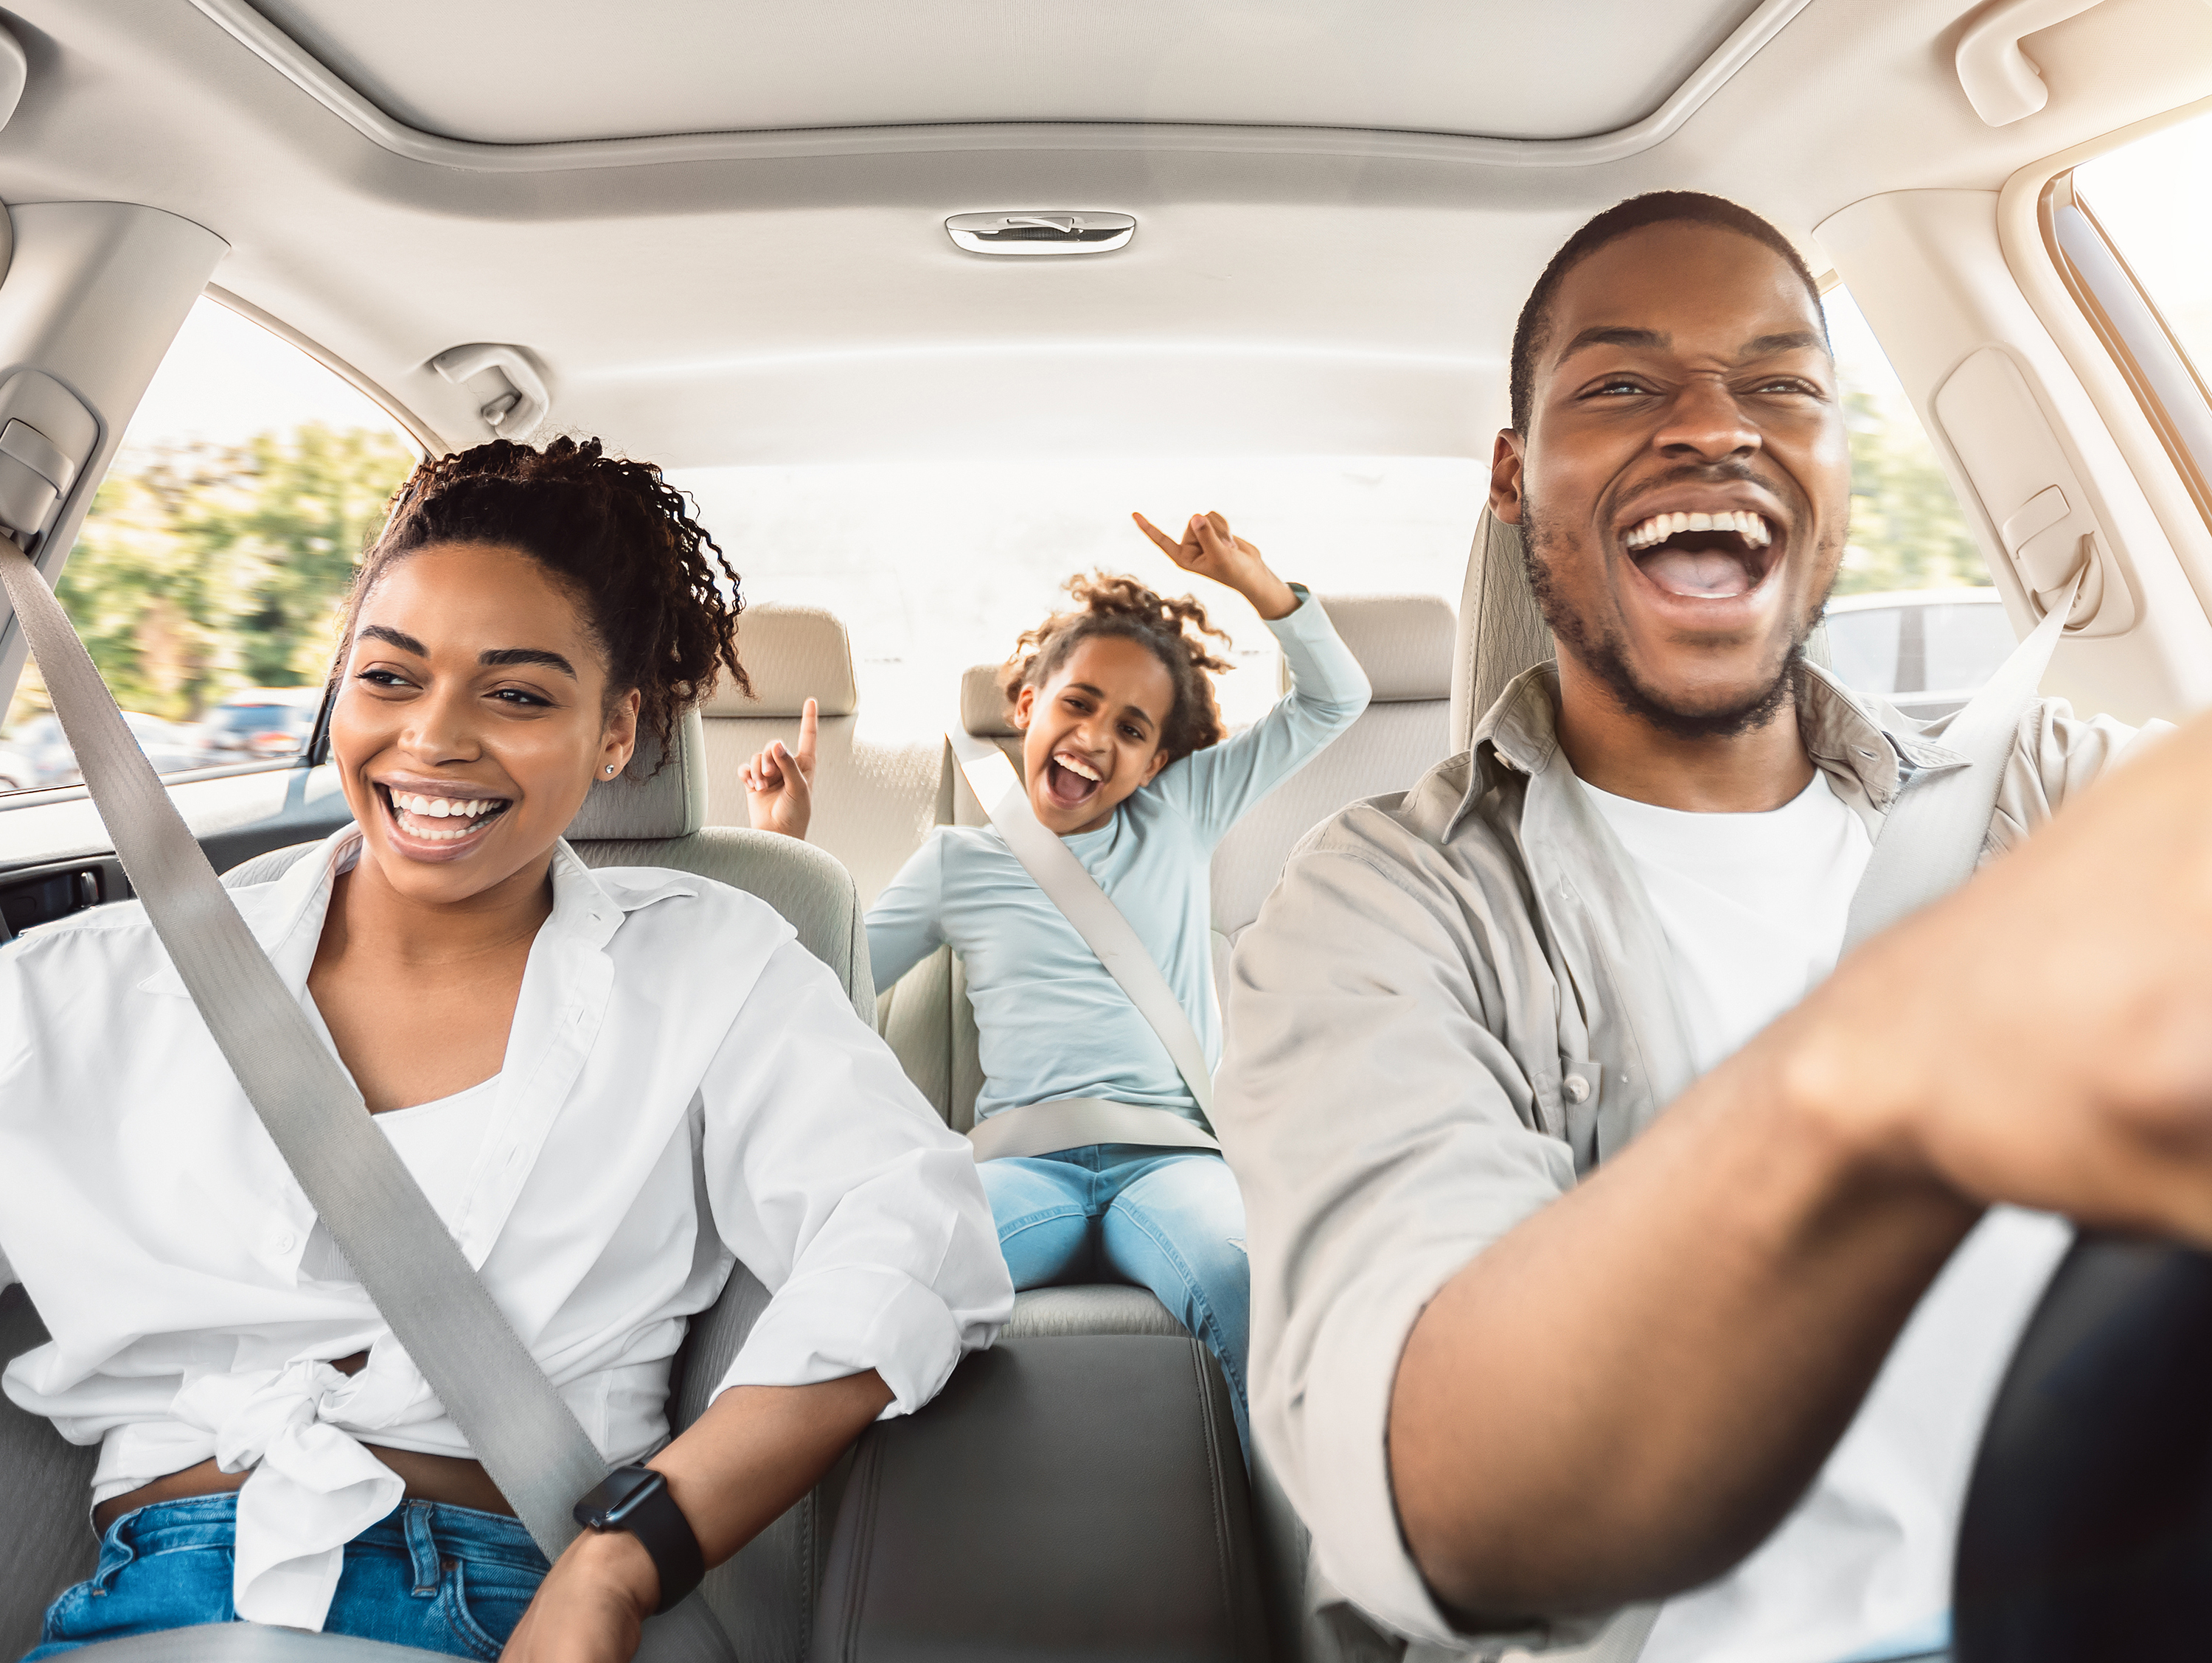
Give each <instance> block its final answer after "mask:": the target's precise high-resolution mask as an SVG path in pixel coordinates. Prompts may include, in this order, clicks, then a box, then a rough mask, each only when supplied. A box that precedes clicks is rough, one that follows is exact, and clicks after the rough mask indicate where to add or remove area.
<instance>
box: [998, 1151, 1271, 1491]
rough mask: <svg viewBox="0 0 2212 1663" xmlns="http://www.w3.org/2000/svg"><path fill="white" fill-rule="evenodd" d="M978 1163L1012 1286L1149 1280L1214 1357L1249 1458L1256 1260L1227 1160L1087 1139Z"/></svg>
mask: <svg viewBox="0 0 2212 1663" xmlns="http://www.w3.org/2000/svg"><path fill="white" fill-rule="evenodd" d="M976 1170H977V1171H978V1172H980V1173H981V1174H982V1178H983V1192H984V1193H985V1194H987V1195H988V1196H989V1197H990V1198H991V1215H992V1217H994V1219H996V1220H997V1222H998V1226H999V1246H1000V1247H1001V1248H1002V1249H1003V1250H1004V1251H1005V1253H1006V1268H1007V1269H1008V1270H1009V1271H1011V1272H1013V1277H1014V1286H1015V1287H1017V1288H1049V1287H1053V1286H1054V1285H1056V1284H1060V1283H1066V1282H1133V1283H1135V1284H1137V1285H1138V1286H1139V1287H1140V1288H1149V1289H1151V1290H1152V1292H1153V1294H1154V1295H1155V1296H1157V1297H1158V1300H1159V1302H1160V1303H1161V1304H1163V1305H1164V1306H1166V1307H1167V1308H1168V1309H1170V1311H1172V1312H1174V1313H1175V1314H1176V1316H1178V1317H1180V1318H1182V1323H1183V1326H1185V1327H1187V1328H1188V1329H1189V1330H1190V1331H1191V1332H1193V1333H1194V1334H1196V1335H1197V1336H1198V1337H1199V1338H1200V1339H1202V1340H1204V1341H1205V1342H1206V1349H1207V1350H1210V1351H1212V1353H1213V1355H1214V1356H1215V1358H1216V1359H1217V1360H1218V1362H1219V1363H1220V1364H1221V1372H1222V1374H1223V1375H1224V1376H1225V1377H1226V1379H1227V1380H1228V1381H1229V1399H1230V1405H1231V1408H1232V1409H1233V1410H1234V1411H1235V1412H1236V1416H1237V1441H1238V1443H1239V1444H1241V1445H1242V1446H1243V1448H1244V1450H1245V1452H1246V1454H1245V1459H1246V1460H1248V1461H1249V1460H1250V1459H1251V1454H1250V1451H1251V1441H1250V1433H1249V1429H1248V1428H1247V1426H1246V1423H1245V1407H1244V1361H1245V1355H1246V1351H1247V1348H1248V1345H1249V1337H1250V1334H1251V1329H1252V1267H1251V1261H1250V1260H1249V1259H1247V1258H1246V1257H1245V1253H1244V1198H1243V1195H1242V1194H1240V1193H1238V1191H1237V1180H1236V1178H1235V1177H1234V1176H1233V1175H1232V1174H1231V1172H1230V1170H1229V1163H1228V1162H1226V1161H1225V1160H1223V1159H1222V1158H1221V1157H1220V1156H1218V1155H1215V1154H1212V1153H1210V1152H1194V1151H1192V1150H1180V1149H1178V1150H1164V1149H1152V1148H1148V1147H1145V1146H1141V1145H1139V1144H1091V1145H1090V1146H1089V1147H1087V1148H1085V1149H1064V1150H1059V1151H1058V1152H1057V1153H1055V1154H1052V1155H1040V1156H1012V1157H1009V1158H1008V1159H1006V1160H1003V1161H986V1162H983V1163H982V1165H981V1166H980V1167H979V1168H976Z"/></svg>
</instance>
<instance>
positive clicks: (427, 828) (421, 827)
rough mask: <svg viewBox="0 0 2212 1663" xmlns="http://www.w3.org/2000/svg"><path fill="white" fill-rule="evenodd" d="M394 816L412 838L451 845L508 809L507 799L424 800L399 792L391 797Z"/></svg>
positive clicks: (436, 798) (415, 793)
mask: <svg viewBox="0 0 2212 1663" xmlns="http://www.w3.org/2000/svg"><path fill="white" fill-rule="evenodd" d="M390 795H391V798H392V809H393V810H394V812H395V813H396V814H397V815H398V816H401V819H400V824H401V826H402V827H403V828H404V829H405V831H406V833H407V835H409V836H410V837H419V838H423V839H425V840H427V841H430V842H433V843H451V842H454V841H458V840H459V839H461V838H464V837H466V836H467V835H469V834H470V833H471V832H473V831H475V830H476V829H477V825H478V822H481V821H482V820H483V817H484V816H487V815H489V814H494V813H496V812H497V811H498V810H501V809H503V808H505V807H506V806H507V799H506V798H503V797H491V798H467V797H424V796H422V795H420V794H419V793H417V792H402V791H395V792H391V793H390ZM440 820H444V821H450V822H459V823H457V824H450V825H443V826H441V825H435V824H425V823H423V822H435V821H440Z"/></svg>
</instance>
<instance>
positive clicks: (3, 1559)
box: [0, 711, 875, 1663]
mask: <svg viewBox="0 0 2212 1663" xmlns="http://www.w3.org/2000/svg"><path fill="white" fill-rule="evenodd" d="M700 730H701V720H700V717H699V714H698V713H696V711H694V712H691V713H687V715H686V716H685V717H684V719H683V721H682V722H681V723H680V724H679V725H678V730H677V735H676V741H677V742H676V744H675V745H674V747H673V755H672V756H671V757H670V759H669V762H668V766H667V767H665V768H657V767H655V766H654V762H655V759H656V758H657V756H658V754H659V753H658V748H657V747H655V746H653V745H652V744H650V743H646V744H641V746H640V748H639V749H640V753H641V754H640V756H638V757H637V758H635V759H634V761H633V762H632V765H631V768H630V769H629V771H627V772H626V773H625V774H623V775H621V776H618V777H617V779H615V780H610V781H606V782H605V783H603V784H600V785H597V786H593V787H592V794H591V796H590V798H588V799H587V800H586V803H585V805H584V807H583V809H582V810H581V811H580V813H579V814H578V815H577V816H576V818H575V820H574V822H571V824H570V826H569V828H568V838H569V842H570V845H571V847H574V849H575V851H576V853H577V854H578V855H579V856H580V858H581V859H583V861H584V862H585V864H586V865H592V866H637V865H647V866H665V867H670V868H672V869H674V870H676V871H689V872H696V873H697V874H699V875H700V876H701V877H710V878H713V879H715V880H716V881H717V882H720V883H727V884H730V885H731V886H732V887H733V888H736V889H744V890H746V891H748V892H749V893H750V894H754V895H758V896H760V897H761V899H763V901H767V902H768V903H769V905H770V906H772V907H775V909H776V910H777V911H778V912H779V913H782V914H783V916H784V917H785V918H786V919H787V920H789V921H790V923H791V925H792V926H793V929H794V930H796V931H797V932H798V934H799V942H800V944H802V945H803V946H805V948H806V949H807V950H808V951H810V952H811V953H812V954H814V956H816V957H817V958H819V959H821V960H822V961H823V962H824V963H826V964H828V965H829V968H830V969H831V970H832V971H834V972H835V973H836V974H837V976H838V978H839V980H841V981H842V982H843V983H844V984H845V987H846V991H847V992H848V994H849V995H850V996H851V998H852V999H853V1004H854V1010H855V1011H856V1012H858V1013H859V1015H860V1017H861V1018H862V1019H863V1020H865V1021H872V1020H873V1017H874V1011H875V994H874V986H873V983H872V980H871V979H870V977H869V974H868V938H867V932H866V929H865V928H864V927H863V926H862V922H861V910H860V896H859V894H858V892H857V891H856V889H854V883H853V880H852V878H851V877H850V876H849V875H848V873H847V872H846V871H845V870H844V868H843V867H842V866H840V865H838V864H837V862H836V860H835V859H832V858H831V857H830V856H829V854H827V853H824V852H823V850H821V849H818V848H816V847H812V846H811V845H810V844H806V843H800V842H797V841H793V839H791V838H787V837H779V836H777V835H775V834H774V833H771V832H755V831H750V830H740V829H738V828H732V827H709V826H703V825H702V823H701V821H702V816H703V815H704V812H705V807H706V800H707V789H706V785H705V779H706V774H705V770H704V768H703V750H702V734H701V731H700ZM316 847H318V845H316V844H313V843H300V844H295V845H294V846H292V847H289V848H284V849H277V850H274V851H272V852H271V853H268V854H264V855H261V856H258V857H257V858H256V859H252V860H250V861H247V862H246V864H245V865H242V866H239V867H236V868H234V869H233V870H232V871H228V872H227V873H225V874H224V875H223V882H224V883H227V884H228V885H229V886H231V887H232V888H240V887H242V886H244V885H246V884H249V883H267V882H269V881H270V880H272V879H274V878H276V877H280V876H282V875H283V872H284V871H287V870H289V868H290V866H291V865H293V864H294V863H295V861H297V860H298V859H301V857H302V856H303V855H306V854H307V853H309V852H311V851H312V850H313V849H314V848H316ZM767 1305H768V1292H767V1290H766V1289H764V1288H763V1286H762V1285H761V1284H760V1282H759V1281H758V1279H757V1278H755V1277H754V1276H753V1275H752V1273H751V1272H749V1271H747V1270H746V1269H745V1268H744V1266H743V1265H738V1266H737V1267H736V1268H735V1269H734V1270H732V1272H731V1273H730V1279H729V1281H728V1283H727V1284H726V1285H725V1286H724V1288H723V1290H722V1293H721V1296H720V1298H719V1299H717V1300H716V1302H714V1304H713V1305H712V1306H711V1307H709V1308H708V1309H706V1310H705V1311H702V1312H701V1313H700V1314H699V1315H698V1316H697V1317H696V1318H694V1319H693V1320H692V1322H691V1325H690V1332H689V1333H688V1334H687V1335H686V1336H685V1338H684V1345H683V1347H682V1349H681V1350H678V1353H677V1356H676V1361H675V1368H674V1371H673V1373H672V1374H671V1380H670V1397H671V1406H670V1417H669V1418H670V1421H671V1425H672V1427H673V1429H675V1430H676V1431H678V1432H680V1431H682V1430H684V1428H686V1427H688V1426H689V1425H690V1423H692V1422H693V1421H694V1420H696V1419H697V1418H698V1417H699V1416H700V1415H701V1414H702V1412H704V1411H705V1409H706V1407H707V1402H708V1393H711V1392H712V1390H713V1389H714V1384H715V1382H716V1381H719V1380H720V1378H721V1377H722V1375H723V1374H724V1373H725V1372H726V1370H727V1369H728V1368H729V1365H730V1363H731V1360H732V1358H734V1357H735V1356H736V1355H737V1353H738V1347H739V1346H740V1345H742V1344H744V1338H745V1336H746V1335H747V1334H748V1333H750V1332H751V1330H752V1326H753V1323H754V1322H755V1321H756V1320H757V1319H758V1318H759V1315H760V1314H761V1312H762V1311H763V1309H765V1308H767ZM45 1342H46V1328H45V1326H44V1325H43V1324H42V1323H40V1321H39V1319H38V1315H37V1314H36V1313H35V1312H34V1311H33V1309H32V1308H31V1307H30V1304H29V1302H28V1301H27V1300H26V1299H25V1298H24V1297H23V1291H22V1290H21V1288H11V1289H9V1290H7V1291H6V1292H5V1294H4V1295H0V1362H4V1361H5V1360H6V1359H9V1358H12V1357H14V1356H16V1355H18V1354H19V1353H21V1352H22V1351H25V1350H30V1349H31V1348H32V1347H33V1346H36V1345H40V1344H45ZM98 1454H99V1451H98V1449H97V1448H77V1447H76V1446H75V1445H72V1444H70V1443H68V1442H67V1441H64V1439H63V1438H62V1436H61V1435H60V1434H59V1433H58V1432H57V1431H55V1430H54V1428H53V1426H52V1423H50V1422H48V1421H46V1420H43V1419H40V1418H39V1417H35V1416H32V1415H27V1414H25V1413H24V1412H23V1411H21V1410H19V1409H17V1408H16V1407H15V1405H13V1404H10V1403H8V1402H6V1401H5V1400H4V1399H0V1494H5V1495H6V1496H8V1497H9V1506H8V1507H6V1508H0V1566H5V1567H7V1571H8V1574H7V1575H5V1576H4V1577H0V1658H7V1657H15V1656H20V1655H21V1654H22V1653H23V1652H24V1651H26V1650H27V1649H28V1648H30V1647H31V1646H33V1645H34V1644H36V1643H37V1641H38V1637H39V1618H40V1614H41V1613H42V1612H43V1611H44V1610H45V1608H46V1605H47V1604H48V1603H49V1602H50V1601H51V1600H52V1599H53V1598H54V1596H55V1595H57V1594H58V1593H60V1592H61V1591H62V1589H63V1588H64V1587H67V1586H68V1585H69V1584H70V1583H71V1582H73V1581H80V1580H82V1578H83V1577H85V1576H87V1575H90V1574H91V1569H92V1565H93V1563H94V1558H95V1557H96V1548H97V1545H96V1543H95V1542H94V1538H93V1536H92V1533H91V1532H90V1531H89V1530H88V1529H87V1528H86V1525H85V1514H86V1510H87V1508H88V1504H89V1500H90V1496H91V1485H92V1469H93V1466H94V1463H95V1462H96V1460H97V1459H98ZM835 1495H836V1481H835V1478H834V1476H833V1478H832V1479H830V1480H825V1481H824V1483H823V1484H822V1485H819V1486H817V1488H816V1489H815V1490H813V1491H812V1492H811V1493H810V1494H808V1495H807V1496H805V1497H804V1498H803V1499H802V1500H800V1501H799V1502H797V1503H796V1504H795V1505H794V1506H793V1507H792V1508H791V1509H790V1510H789V1511H788V1512H787V1513H785V1514H783V1516H782V1517H781V1518H780V1519H778V1520H776V1521H775V1523H774V1524H772V1525H770V1526H769V1527H768V1528H767V1529H766V1530H764V1531H763V1532H762V1533H761V1534H760V1535H758V1536H757V1537H756V1538H754V1539H753V1540H752V1541H751V1542H750V1543H749V1544H748V1545H746V1546H745V1548H744V1551H742V1552H740V1553H738V1555H737V1556H736V1557H734V1558H732V1559H730V1560H728V1561H727V1562H726V1563H723V1564H722V1565H720V1566H718V1567H716V1569H714V1570H713V1571H711V1572H710V1573H708V1577H707V1581H706V1582H705V1583H704V1584H703V1585H702V1590H701V1592H702V1597H703V1598H704V1599H705V1600H706V1602H707V1605H708V1608H709V1609H710V1610H711V1611H713V1612H714V1616H715V1617H716V1618H717V1619H718V1620H719V1621H720V1623H721V1624H722V1627H723V1629H724V1630H725V1631H726V1633H727V1634H728V1636H729V1637H730V1639H731V1641H732V1643H733V1644H734V1645H735V1647H736V1648H737V1652H738V1656H739V1657H741V1658H744V1659H745V1660H746V1663H800V1660H802V1659H804V1658H805V1656H806V1654H807V1652H808V1648H809V1647H810V1645H811V1637H812V1629H813V1620H814V1607H815V1597H816V1593H817V1590H818V1589H819V1587H820V1586H821V1578H822V1564H823V1555H824V1553H825V1551H826V1546H827V1542H828V1538H829V1516H830V1513H831V1511H832V1509H833V1508H834V1502H835Z"/></svg>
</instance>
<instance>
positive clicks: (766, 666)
mask: <svg viewBox="0 0 2212 1663" xmlns="http://www.w3.org/2000/svg"><path fill="white" fill-rule="evenodd" d="M738 660H739V662H741V663H742V664H743V665H744V667H745V674H746V676H747V677H750V679H751V681H752V684H753V696H752V697H751V698H750V699H748V698H747V697H746V696H745V695H744V694H743V693H741V692H739V691H738V685H737V683H735V682H734V681H732V680H731V679H730V677H728V676H727V675H725V676H724V677H722V680H721V682H720V685H718V686H717V687H716V688H715V689H714V697H713V698H711V699H709V700H708V701H707V714H708V716H710V717H711V716H751V717H757V718H769V717H781V718H789V717H793V716H796V715H798V714H799V709H800V707H802V706H804V705H805V702H806V701H808V700H809V699H812V700H814V701H816V703H817V705H818V706H819V707H820V708H821V713H822V714H823V715H824V716H850V715H851V714H852V713H854V711H856V710H858V709H859V708H860V689H858V688H857V687H856V686H855V685H854V681H853V644H852V642H851V641H850V640H848V639H847V637H846V634H845V626H844V625H843V624H842V623H840V622H838V621H837V619H836V616H835V615H834V614H832V613H829V612H825V611H823V610H822V609H821V608H820V607H818V606H780V605H777V604H775V603H774V602H773V601H770V602H766V603H763V604H760V605H757V606H748V607H747V608H745V610H744V615H743V616H740V617H739V618H738Z"/></svg>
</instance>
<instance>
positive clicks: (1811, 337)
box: [1735, 329, 1828, 364]
mask: <svg viewBox="0 0 2212 1663" xmlns="http://www.w3.org/2000/svg"><path fill="white" fill-rule="evenodd" d="M1827 344H1828V343H1827V341H1826V339H1825V338H1824V337H1822V336H1820V334H1819V333H1818V332H1817V331H1814V330H1809V329H1792V330H1785V331H1783V332H1782V333H1781V334H1779V335H1760V336H1757V337H1753V339H1751V340H1748V341H1746V342H1745V343H1743V349H1742V350H1741V351H1740V352H1738V353H1737V354H1736V355H1735V361H1736V362H1738V363H1739V364H1741V363H1744V362H1746V361H1749V360H1751V359H1753V358H1771V357H1772V356H1773V355H1775V354H1777V353H1778V352H1802V351H1803V350H1804V349H1806V348H1808V347H1820V348H1823V349H1825V348H1826V346H1827Z"/></svg>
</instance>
